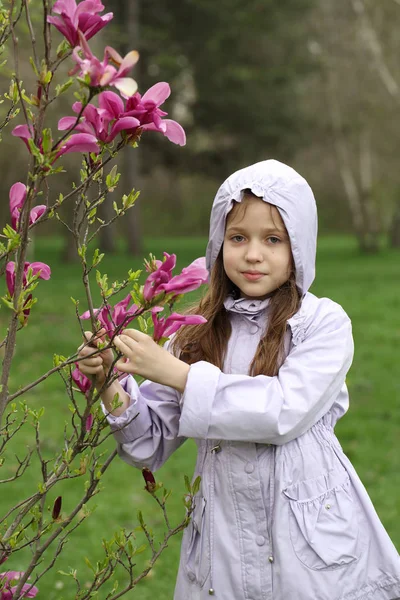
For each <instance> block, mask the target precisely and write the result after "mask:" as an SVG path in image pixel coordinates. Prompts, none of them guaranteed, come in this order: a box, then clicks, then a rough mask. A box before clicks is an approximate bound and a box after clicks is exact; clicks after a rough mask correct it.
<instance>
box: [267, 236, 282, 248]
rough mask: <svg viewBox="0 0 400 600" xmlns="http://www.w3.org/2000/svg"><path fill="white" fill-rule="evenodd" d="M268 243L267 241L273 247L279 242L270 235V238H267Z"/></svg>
mask: <svg viewBox="0 0 400 600" xmlns="http://www.w3.org/2000/svg"><path fill="white" fill-rule="evenodd" d="M268 241H269V242H271V244H272V245H273V246H275V245H276V244H278V243H279V242H280V241H281V240H280V239H279V238H277V237H275V236H274V235H271V236H270V237H269V238H268Z"/></svg>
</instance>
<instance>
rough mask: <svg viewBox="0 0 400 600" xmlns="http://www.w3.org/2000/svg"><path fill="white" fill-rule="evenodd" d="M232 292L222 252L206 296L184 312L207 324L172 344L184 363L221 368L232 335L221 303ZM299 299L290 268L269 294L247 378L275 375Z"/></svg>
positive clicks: (180, 335) (182, 333) (187, 330)
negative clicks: (263, 327)
mask: <svg viewBox="0 0 400 600" xmlns="http://www.w3.org/2000/svg"><path fill="white" fill-rule="evenodd" d="M246 195H250V194H248V193H247V194H246ZM232 293H233V294H236V295H239V290H238V288H236V286H235V285H234V284H233V283H232V282H231V280H230V279H229V278H228V276H227V275H226V273H225V269H224V265H223V258H222V249H221V251H220V253H219V255H218V257H217V259H216V261H215V263H214V266H213V268H212V270H211V276H210V284H209V287H208V289H207V292H206V294H205V295H204V297H203V298H202V299H201V300H200V302H199V303H198V304H196V305H194V306H192V307H191V308H189V310H188V311H187V314H199V315H202V316H203V317H205V318H206V319H207V323H204V324H203V325H188V326H186V327H182V328H181V329H180V330H179V331H178V332H177V333H176V335H175V337H174V339H173V342H172V348H173V350H174V351H175V352H177V354H178V355H179V356H180V358H181V359H182V360H184V361H185V362H186V363H188V364H192V363H195V362H198V361H200V360H204V361H207V362H209V363H212V364H213V365H215V366H217V367H219V368H220V369H221V370H222V369H223V364H224V360H225V355H226V350H227V346H228V340H229V337H230V334H231V324H230V321H229V314H228V311H227V310H226V309H225V307H224V300H225V299H226V298H227V296H228V295H229V294H232ZM300 300H301V295H300V292H299V290H298V288H297V286H296V279H295V271H294V266H293V267H292V271H291V274H290V276H289V279H288V280H287V281H286V282H285V283H284V284H283V285H282V286H281V287H279V288H277V289H276V290H275V291H274V292H273V294H272V295H271V300H270V304H269V307H268V327H267V331H266V333H265V335H264V336H263V337H262V338H261V340H260V342H259V344H258V347H257V350H256V353H255V356H254V358H253V360H252V363H251V365H250V375H253V376H255V375H269V376H274V375H277V373H278V370H279V368H280V366H281V364H282V362H283V359H284V340H285V332H286V327H287V320H288V319H290V317H292V316H293V315H294V314H295V313H296V312H297V311H298V309H299V306H300Z"/></svg>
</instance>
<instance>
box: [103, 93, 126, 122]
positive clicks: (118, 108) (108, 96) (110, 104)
mask: <svg viewBox="0 0 400 600" xmlns="http://www.w3.org/2000/svg"><path fill="white" fill-rule="evenodd" d="M99 107H100V108H101V109H103V110H105V111H107V113H108V115H109V116H110V118H112V119H118V117H119V116H120V115H121V114H122V113H123V112H124V109H125V107H124V103H123V101H122V99H121V98H120V96H118V94H116V93H115V92H101V94H99Z"/></svg>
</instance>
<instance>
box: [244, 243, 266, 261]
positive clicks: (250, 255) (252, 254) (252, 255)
mask: <svg viewBox="0 0 400 600" xmlns="http://www.w3.org/2000/svg"><path fill="white" fill-rule="evenodd" d="M245 258H246V260H247V261H248V262H262V260H263V255H262V252H261V248H260V246H259V245H258V244H249V245H248V247H247V250H246V256H245Z"/></svg>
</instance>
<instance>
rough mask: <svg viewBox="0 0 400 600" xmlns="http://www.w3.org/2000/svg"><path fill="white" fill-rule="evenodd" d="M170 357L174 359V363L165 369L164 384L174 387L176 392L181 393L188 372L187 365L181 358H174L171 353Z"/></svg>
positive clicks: (183, 389)
mask: <svg viewBox="0 0 400 600" xmlns="http://www.w3.org/2000/svg"><path fill="white" fill-rule="evenodd" d="M171 358H172V359H173V360H174V364H173V365H171V368H170V369H167V371H166V374H165V380H164V383H165V385H168V386H169V387H172V388H174V389H176V390H177V391H178V392H180V393H181V394H183V392H184V391H185V387H186V383H187V378H188V374H189V369H190V367H189V365H188V364H187V363H185V362H183V360H180V359H179V358H176V357H174V356H172V355H171Z"/></svg>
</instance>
